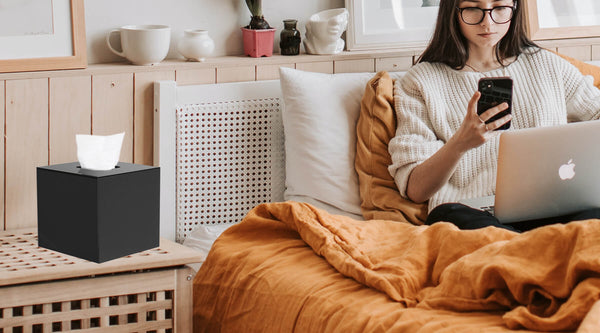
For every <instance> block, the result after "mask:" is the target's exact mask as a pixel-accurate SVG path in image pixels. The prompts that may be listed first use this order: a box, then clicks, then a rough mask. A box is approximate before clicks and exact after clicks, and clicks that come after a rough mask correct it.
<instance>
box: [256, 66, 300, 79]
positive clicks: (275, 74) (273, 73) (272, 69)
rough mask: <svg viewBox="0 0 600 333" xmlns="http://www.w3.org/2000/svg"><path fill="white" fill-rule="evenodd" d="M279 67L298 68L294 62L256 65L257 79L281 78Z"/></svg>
mask: <svg viewBox="0 0 600 333" xmlns="http://www.w3.org/2000/svg"><path fill="white" fill-rule="evenodd" d="M279 67H287V68H296V65H295V64H293V63H290V64H278V65H258V66H256V80H257V81H260V80H279Z"/></svg>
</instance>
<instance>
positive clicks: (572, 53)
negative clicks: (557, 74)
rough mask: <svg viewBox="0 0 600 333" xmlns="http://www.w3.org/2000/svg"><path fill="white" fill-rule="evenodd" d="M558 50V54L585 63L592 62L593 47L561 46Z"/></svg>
mask: <svg viewBox="0 0 600 333" xmlns="http://www.w3.org/2000/svg"><path fill="white" fill-rule="evenodd" d="M557 50H558V53H560V54H564V55H567V56H569V57H572V58H575V59H579V60H583V61H589V60H592V47H591V46H589V45H577V46H561V47H558V48H557Z"/></svg>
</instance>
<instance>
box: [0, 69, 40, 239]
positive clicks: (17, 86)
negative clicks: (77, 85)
mask: <svg viewBox="0 0 600 333" xmlns="http://www.w3.org/2000/svg"><path fill="white" fill-rule="evenodd" d="M5 121H6V133H5V136H6V151H5V156H6V165H5V168H6V169H5V172H6V182H5V187H6V189H5V190H6V193H5V199H6V200H5V202H6V207H5V214H6V215H5V216H6V221H5V223H6V229H7V230H9V229H19V228H27V227H35V226H36V225H37V196H36V193H37V189H36V167H38V166H44V165H48V79H47V78H45V79H31V80H9V81H6V119H5Z"/></svg>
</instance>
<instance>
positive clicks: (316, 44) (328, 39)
mask: <svg viewBox="0 0 600 333" xmlns="http://www.w3.org/2000/svg"><path fill="white" fill-rule="evenodd" d="M347 26H348V10H347V9H346V8H336V9H328V10H324V11H322V12H318V13H316V14H314V15H312V16H311V17H310V19H309V20H308V22H307V23H306V38H304V49H305V50H306V53H310V54H336V53H340V52H342V51H343V50H344V45H345V42H344V40H343V39H341V38H340V37H341V36H342V33H343V32H344V31H345V30H346V27H347Z"/></svg>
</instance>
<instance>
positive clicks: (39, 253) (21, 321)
mask: <svg viewBox="0 0 600 333" xmlns="http://www.w3.org/2000/svg"><path fill="white" fill-rule="evenodd" d="M200 261H201V256H200V255H199V253H198V252H196V251H194V250H192V249H190V248H187V247H184V246H182V245H180V244H177V243H174V242H171V241H168V240H165V239H161V240H160V246H159V247H158V248H154V249H150V250H147V251H144V252H140V253H136V254H133V255H130V256H127V257H123V258H119V259H115V260H112V261H108V262H105V263H102V264H97V263H94V262H90V261H86V260H83V259H79V258H75V257H72V256H69V255H65V254H62V253H59V252H55V251H51V250H47V249H45V248H41V247H38V245H37V230H36V229H23V230H12V231H2V232H0V333H12V332H24V333H25V332H44V333H46V332H65V331H70V330H78V332H163V333H167V332H171V333H175V332H177V333H185V332H191V331H192V312H193V311H192V305H193V304H192V303H193V302H192V282H193V277H194V274H195V271H194V270H193V269H191V268H190V267H188V266H185V265H186V264H191V263H198V262H200Z"/></svg>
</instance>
